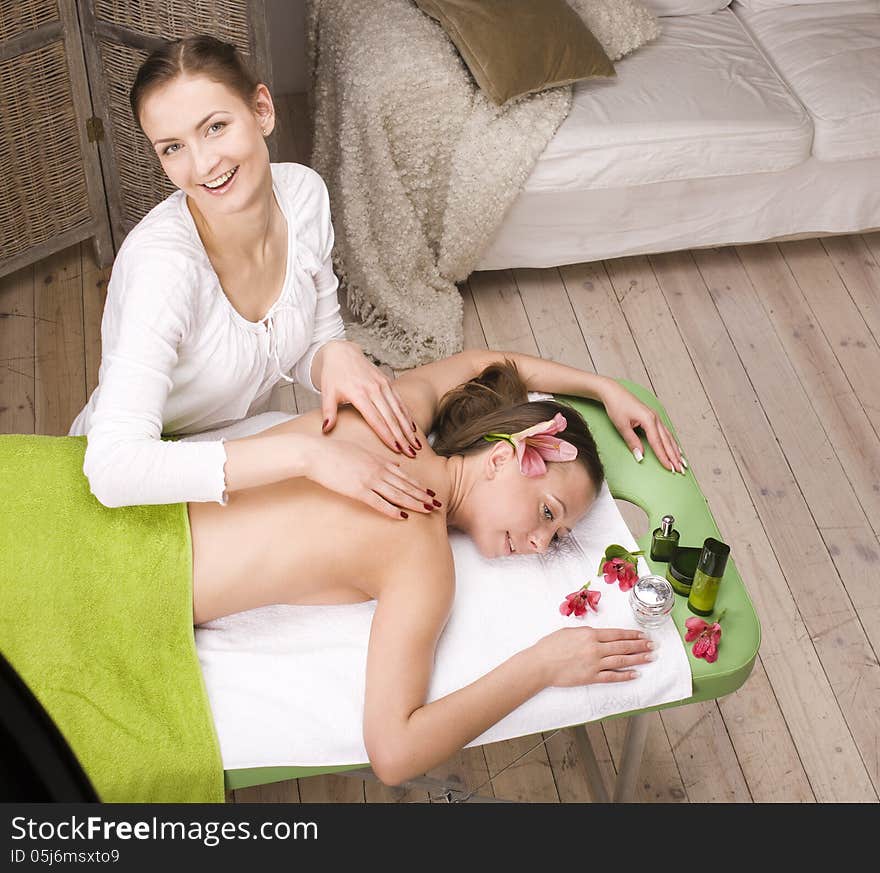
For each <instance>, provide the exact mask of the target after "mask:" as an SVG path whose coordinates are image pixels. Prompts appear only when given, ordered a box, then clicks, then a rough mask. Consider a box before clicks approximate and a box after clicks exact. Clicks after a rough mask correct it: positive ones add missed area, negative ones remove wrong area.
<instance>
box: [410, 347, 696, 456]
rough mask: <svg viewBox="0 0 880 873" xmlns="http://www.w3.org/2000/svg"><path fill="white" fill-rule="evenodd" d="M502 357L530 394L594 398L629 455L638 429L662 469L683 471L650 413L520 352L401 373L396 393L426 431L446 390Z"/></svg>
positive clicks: (625, 394) (599, 380)
mask: <svg viewBox="0 0 880 873" xmlns="http://www.w3.org/2000/svg"><path fill="white" fill-rule="evenodd" d="M505 359H506V360H509V361H512V362H513V363H514V364H516V367H517V369H518V370H519V373H520V376H522V378H523V381H524V382H525V383H526V387H527V388H528V390H529V391H546V392H548V393H551V394H571V395H574V396H576V397H589V398H591V399H593V400H599V401H600V402H601V403H602V404H603V405H604V406H605V410H606V412H607V413H608V417H609V418H610V419H611V421H612V422H613V424H614V426H615V427H616V428H617V430H618V431H619V432H620V434H621V436H622V437H623V439H624V440H625V441H626V444H627V446H629V448H630V450H631V451H633V452H636V451H639V452H640V451H641V448H642V441H641V439H640V438H639V436H638V434H637V433H636V432H635V430H634V428H636V427H641V428H642V429H643V430H644V431H645V436H646V437H647V438H648V442H649V443H650V445H651V448H652V449H654V453H655V454H656V455H657V458H658V459H659V461H660V463H661V464H663V466H664V467H666V469H667V470H673V471H674V470H678V471H679V472H684V468H683V466H682V458H681V449H680V448H679V446H678V443H676V441H675V439H674V438H673V437H672V434H670V433H669V431H668V430H667V428H666V425H664V424H663V422H662V421H661V420H660V417H659V416H658V415H657V413H656V412H654V410H653V409H651V408H650V407H649V406H646V405H645V404H644V403H642V402H641V400H639V399H638V398H637V397H636V396H635V395H634V394H632V393H631V392H629V391H627V390H626V388H624V387H623V386H622V385H621V384H620V383H619V382H616V381H615V380H614V379H611V378H609V377H608V376H597V375H596V374H595V373H587V372H585V371H584V370H578V369H577V368H576V367H569V366H567V365H566V364H558V363H557V362H556V361H548V360H546V359H545V358H536V357H533V356H532V355H523V354H520V353H519V352H495V351H487V350H485V349H471V350H468V351H464V352H460V353H459V354H457V355H452V356H451V357H449V358H444V359H442V360H440V361H435V362H434V363H431V364H425V365H424V366H421V367H417V368H416V369H414V370H410V371H408V372H407V373H404V374H403V375H402V376H401V377H400V378H399V379H398V380H397V381H398V386H399V387H398V392H399V393H400V394H401V395H402V396H403V397H404V398H405V399H406V402H407V403H408V404H409V408H410V409H411V410H413V413H414V414H415V415H416V417H417V418H419V419H420V420H419V423H420V424H421V425H422V426H423V427H424V429H425V431H426V432H427V431H429V430H430V427H431V421H433V418H434V414H435V413H436V411H437V406H438V404H439V402H440V398H441V397H442V396H443V395H444V394H445V393H446V392H447V391H449V390H450V389H451V388H454V387H455V386H456V385H460V384H462V383H463V382H467V381H468V380H469V379H472V378H473V377H474V376H476V375H478V374H479V373H480V372H482V370H484V369H485V368H486V367H488V366H489V365H490V364H494V363H498V362H500V361H503V360H505ZM637 460H639V457H638V456H637Z"/></svg>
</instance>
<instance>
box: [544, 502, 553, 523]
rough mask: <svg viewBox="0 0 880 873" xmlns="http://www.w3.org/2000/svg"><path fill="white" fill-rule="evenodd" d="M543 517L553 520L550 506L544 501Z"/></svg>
mask: <svg viewBox="0 0 880 873" xmlns="http://www.w3.org/2000/svg"><path fill="white" fill-rule="evenodd" d="M544 518H546V519H547V521H553V513H552V512H551V511H550V507H549V506H547V504H546V503H545V504H544Z"/></svg>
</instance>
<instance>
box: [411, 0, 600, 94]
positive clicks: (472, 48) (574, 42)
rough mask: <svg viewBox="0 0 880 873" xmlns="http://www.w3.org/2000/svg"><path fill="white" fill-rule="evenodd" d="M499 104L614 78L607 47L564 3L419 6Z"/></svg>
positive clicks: (467, 1) (424, 2)
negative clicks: (582, 81) (595, 78)
mask: <svg viewBox="0 0 880 873" xmlns="http://www.w3.org/2000/svg"><path fill="white" fill-rule="evenodd" d="M416 4H417V5H418V7H419V8H420V9H421V10H422V11H423V12H425V13H427V14H428V15H430V16H431V17H432V18H434V19H436V20H437V21H438V22H439V24H440V26H441V27H442V28H443V29H444V30H445V31H446V33H447V35H448V36H449V38H450V39H451V40H452V42H453V43H454V44H455V47H456V48H457V49H458V51H459V53H460V54H461V56H462V58H463V59H464V62H465V63H466V64H467V66H468V69H469V70H470V71H471V73H472V75H473V77H474V79H475V80H476V82H477V84H478V85H479V86H480V88H481V89H482V90H483V91H484V92H485V93H486V94H487V95H488V96H489V97H490V98H491V99H492V100H493V101H494V102H495V103H497V104H499V105H500V104H502V103H505V102H506V101H507V100H511V99H513V98H514V97H519V96H521V95H523V94H530V93H532V92H534V91H542V90H544V89H545V88H552V87H554V86H557V85H567V84H570V83H571V82H575V81H578V80H580V79H586V78H591V77H593V76H614V65H613V64H612V63H611V61H610V60H609V59H608V56H607V55H606V54H605V51H604V49H603V48H602V45H601V44H600V43H599V41H598V40H597V39H596V37H594V36H593V34H592V33H591V32H590V30H589V28H588V27H587V26H586V24H584V22H583V21H582V20H581V18H580V17H579V16H578V15H577V13H576V12H575V11H574V10H573V9H572V8H571V7H570V6H569V5H568V4H567V3H566V2H565V0H542V2H541V3H537V4H536V3H533V2H531V0H416Z"/></svg>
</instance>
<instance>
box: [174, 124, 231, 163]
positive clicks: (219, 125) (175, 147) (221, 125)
mask: <svg viewBox="0 0 880 873" xmlns="http://www.w3.org/2000/svg"><path fill="white" fill-rule="evenodd" d="M215 127H220V128H223V127H226V122H225V121H215V122H214V123H213V124H212V125H211V126H210V127H209V128H208V131H209V132H210V131H212V130H213V129H214V128H215ZM179 145H180V143H176V142H175V143H172V144H171V145H170V146H168V147H167V148H165V149H164V150H163V151H162V154H163V155H173V154H176V152H177V147H178V146H179ZM171 149H174V151H171Z"/></svg>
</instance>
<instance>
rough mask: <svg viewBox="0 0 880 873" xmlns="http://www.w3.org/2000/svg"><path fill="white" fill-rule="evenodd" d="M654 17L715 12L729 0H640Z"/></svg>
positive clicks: (726, 4) (728, 3) (727, 4)
mask: <svg viewBox="0 0 880 873" xmlns="http://www.w3.org/2000/svg"><path fill="white" fill-rule="evenodd" d="M642 3H644V4H645V6H647V7H648V9H650V10H651V12H653V13H654V15H661V16H662V15H702V14H704V13H706V12H717V11H718V10H719V9H724V7H725V6H729V5H730V0H642Z"/></svg>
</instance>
